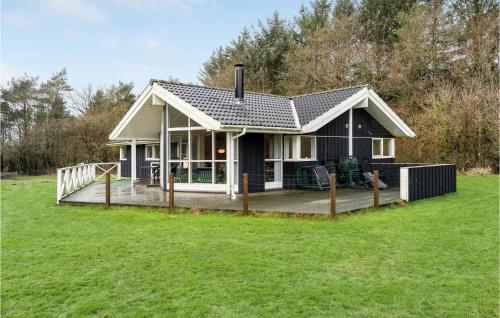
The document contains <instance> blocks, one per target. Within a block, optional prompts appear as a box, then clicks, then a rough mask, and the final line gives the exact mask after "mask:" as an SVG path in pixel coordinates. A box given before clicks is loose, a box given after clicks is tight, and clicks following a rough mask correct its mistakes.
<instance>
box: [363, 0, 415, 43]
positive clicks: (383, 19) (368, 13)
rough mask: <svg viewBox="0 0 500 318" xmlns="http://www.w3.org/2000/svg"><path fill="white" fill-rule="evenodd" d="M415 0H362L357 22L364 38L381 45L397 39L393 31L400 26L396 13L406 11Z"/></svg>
mask: <svg viewBox="0 0 500 318" xmlns="http://www.w3.org/2000/svg"><path fill="white" fill-rule="evenodd" d="M415 3H416V0H391V1H386V0H363V1H362V2H361V16H360V19H359V22H360V24H361V25H363V26H364V28H365V32H366V38H367V39H368V40H370V41H372V42H374V43H376V44H378V45H381V46H392V44H393V43H394V42H396V41H397V34H396V33H395V31H396V30H397V29H398V28H399V27H400V23H399V21H398V18H397V17H398V15H400V14H401V13H408V12H409V11H410V10H411V9H412V8H413V6H414V5H415Z"/></svg>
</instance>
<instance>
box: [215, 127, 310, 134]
mask: <svg viewBox="0 0 500 318" xmlns="http://www.w3.org/2000/svg"><path fill="white" fill-rule="evenodd" d="M243 128H246V131H247V132H255V133H269V134H294V133H295V134H300V133H301V132H302V131H301V130H300V129H298V128H283V127H264V126H245V125H222V126H221V129H220V131H236V132H240V131H241V130H242V129H243Z"/></svg>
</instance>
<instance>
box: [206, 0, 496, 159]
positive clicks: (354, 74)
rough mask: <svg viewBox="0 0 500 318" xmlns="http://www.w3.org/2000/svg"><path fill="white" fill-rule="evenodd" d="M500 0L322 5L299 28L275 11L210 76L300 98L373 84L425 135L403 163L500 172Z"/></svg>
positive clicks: (401, 150) (409, 143)
mask: <svg viewBox="0 0 500 318" xmlns="http://www.w3.org/2000/svg"><path fill="white" fill-rule="evenodd" d="M498 8H499V6H498V2H497V1H496V0H454V1H445V0H425V1H417V0H391V1H385V0H361V1H360V2H355V1H352V0H337V1H335V2H332V1H329V0H316V1H313V2H311V3H310V4H309V5H308V6H302V8H301V9H300V11H299V12H298V14H297V16H296V17H294V18H293V19H291V20H286V19H283V18H281V17H280V15H279V13H278V12H275V13H274V14H273V15H272V17H270V18H269V19H267V20H265V21H259V22H258V24H257V26H255V27H252V28H251V29H248V28H245V29H243V30H242V31H241V33H240V34H239V36H238V37H237V38H236V39H234V40H233V41H232V42H231V43H229V44H228V45H227V46H222V47H219V48H218V49H217V50H215V51H214V52H213V54H212V55H211V57H210V58H209V59H208V61H207V62H206V63H205V64H204V66H203V68H202V70H201V72H200V76H199V78H200V80H201V81H202V82H203V83H204V84H206V85H210V86H220V87H227V88H230V87H232V86H233V64H235V63H244V64H245V65H246V66H245V67H246V73H245V81H246V86H247V87H248V89H249V90H254V91H264V92H269V93H274V94H284V95H297V94H303V93H309V92H314V91H321V90H328V89H332V88H338V87H345V86H352V85H358V84H368V85H369V86H370V87H372V88H373V89H374V90H375V91H376V92H377V93H378V94H380V95H381V96H382V98H383V99H384V100H386V101H387V102H388V103H389V105H390V106H391V107H392V108H394V109H395V111H396V112H397V113H398V114H399V115H400V116H401V117H402V118H403V120H405V122H407V123H408V124H409V126H410V127H411V128H412V129H413V130H414V131H415V132H416V134H417V138H415V139H404V140H398V150H397V152H398V160H400V161H403V162H451V163H455V164H457V165H458V167H459V168H462V169H468V168H472V167H492V166H495V167H497V163H498V159H499V154H498V149H499V143H498V119H499V117H498V116H499V111H498V71H499V70H498V55H497V54H498V42H499V33H498V22H499V21H498Z"/></svg>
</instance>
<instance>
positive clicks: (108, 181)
mask: <svg viewBox="0 0 500 318" xmlns="http://www.w3.org/2000/svg"><path fill="white" fill-rule="evenodd" d="M110 204H111V175H110V172H109V171H108V172H106V206H107V207H109V205H110Z"/></svg>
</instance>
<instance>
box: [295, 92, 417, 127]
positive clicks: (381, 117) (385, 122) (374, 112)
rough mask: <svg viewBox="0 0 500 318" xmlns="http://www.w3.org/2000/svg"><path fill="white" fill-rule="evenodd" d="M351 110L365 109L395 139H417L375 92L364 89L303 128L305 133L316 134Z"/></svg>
mask: <svg viewBox="0 0 500 318" xmlns="http://www.w3.org/2000/svg"><path fill="white" fill-rule="evenodd" d="M351 108H364V109H365V110H366V111H367V112H368V113H369V114H370V115H371V116H372V117H373V118H375V119H376V120H377V121H378V122H379V123H380V124H381V125H382V126H383V127H384V128H385V129H387V131H389V132H390V133H391V134H392V135H393V136H395V137H415V136H416V135H415V133H414V132H413V131H412V130H411V129H410V128H409V127H408V126H407V125H406V124H405V123H404V122H403V120H402V119H401V118H399V116H398V115H396V113H394V112H393V111H392V110H391V109H390V107H389V106H388V105H387V104H386V103H385V102H384V101H383V100H382V99H381V98H380V97H379V96H378V95H377V93H375V92H374V91H373V90H371V89H370V90H369V89H368V88H364V89H362V90H360V91H359V92H357V93H356V94H354V95H352V96H351V97H349V98H348V99H346V100H344V101H343V102H341V103H340V104H339V105H337V106H335V107H333V108H332V109H330V110H329V111H327V112H325V113H324V114H322V115H321V116H319V117H317V118H316V119H314V120H312V121H310V122H309V123H307V124H306V125H304V126H303V127H302V132H303V133H310V132H314V131H316V130H318V129H320V128H321V127H323V126H325V125H326V124H328V123H329V122H331V121H332V120H334V119H335V118H337V117H339V116H340V115H342V114H343V113H345V112H346V111H348V110H349V109H351Z"/></svg>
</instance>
